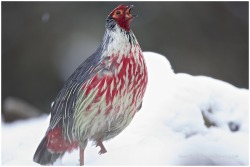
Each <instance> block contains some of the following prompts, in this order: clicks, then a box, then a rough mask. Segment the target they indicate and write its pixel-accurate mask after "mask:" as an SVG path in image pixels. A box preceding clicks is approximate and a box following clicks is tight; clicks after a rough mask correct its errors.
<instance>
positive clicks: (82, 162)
mask: <svg viewBox="0 0 250 167" xmlns="http://www.w3.org/2000/svg"><path fill="white" fill-rule="evenodd" d="M83 165H84V149H83V148H81V147H80V166H83Z"/></svg>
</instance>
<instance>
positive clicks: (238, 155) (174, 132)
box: [1, 52, 249, 165]
mask: <svg viewBox="0 0 250 167" xmlns="http://www.w3.org/2000/svg"><path fill="white" fill-rule="evenodd" d="M144 56H145V59H146V62H147V66H148V72H149V83H148V87H147V91H146V95H145V98H144V101H143V106H142V109H141V110H140V111H139V112H138V113H137V114H136V116H135V118H134V120H133V121H132V123H131V124H130V125H129V127H128V128H127V129H125V130H124V131H123V132H122V133H121V134H120V135H118V136H117V137H116V138H114V139H112V140H110V141H108V142H105V143H104V145H105V147H106V148H107V150H108V152H107V153H106V154H103V155H99V154H98V151H99V148H96V147H95V146H92V145H91V144H89V145H88V146H87V148H86V151H85V158H86V159H85V164H86V165H248V164H249V162H248V161H249V160H248V156H249V155H248V154H249V153H248V148H249V143H248V138H249V137H248V127H249V126H248V118H249V116H248V109H249V108H248V101H249V99H248V98H249V97H248V90H246V89H239V88H236V87H234V86H232V85H230V84H228V83H226V82H223V81H220V80H216V79H213V78H209V77H205V76H191V75H188V74H180V73H178V74H176V73H174V71H173V70H172V67H171V65H170V63H169V62H168V60H167V59H166V58H165V57H163V56H162V55H159V54H156V53H152V52H144ZM204 120H206V125H207V126H206V125H205V121H204ZM48 124H49V119H48V116H42V117H40V118H36V119H30V120H28V121H27V120H26V121H18V122H15V123H12V124H5V123H2V124H1V125H2V136H1V139H2V143H1V146H2V148H1V149H2V153H1V164H2V165H36V163H34V162H33V161H32V157H33V154H34V152H35V150H36V148H37V146H38V144H39V142H40V140H41V139H42V137H43V135H44V133H45V131H46V128H47V126H48ZM211 125H212V126H211ZM208 126H210V127H208ZM78 159H79V156H78V150H76V151H73V152H72V153H70V154H65V156H64V158H63V159H62V165H78V164H79V161H78Z"/></svg>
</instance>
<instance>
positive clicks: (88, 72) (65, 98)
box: [48, 48, 101, 139]
mask: <svg viewBox="0 0 250 167" xmlns="http://www.w3.org/2000/svg"><path fill="white" fill-rule="evenodd" d="M100 58H101V51H100V48H98V49H97V51H96V52H95V53H94V54H92V55H91V56H90V57H89V58H87V59H86V60H85V61H84V62H83V63H82V64H81V65H80V66H79V67H78V68H77V69H76V70H75V71H74V73H73V74H72V75H71V76H70V77H69V78H68V80H67V81H66V83H65V84H64V86H63V88H62V89H61V91H60V92H59V94H58V95H57V97H56V99H55V101H54V103H53V105H52V112H51V118H50V126H49V128H48V131H49V130H50V129H54V128H55V127H56V126H60V127H63V129H64V130H63V134H64V136H65V134H67V136H68V135H70V134H71V133H69V132H68V131H69V130H71V129H72V125H73V120H72V119H73V115H74V108H75V104H76V100H77V96H78V92H79V90H80V89H81V86H82V85H83V84H84V83H85V82H86V81H87V80H89V79H90V78H91V77H93V75H95V74H96V73H97V72H98V70H99V68H101V66H100ZM93 69H95V70H93ZM68 139H72V137H71V136H68Z"/></svg>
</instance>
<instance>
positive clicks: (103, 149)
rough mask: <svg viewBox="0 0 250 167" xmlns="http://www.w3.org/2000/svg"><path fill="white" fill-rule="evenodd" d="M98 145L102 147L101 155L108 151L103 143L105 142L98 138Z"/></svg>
mask: <svg viewBox="0 0 250 167" xmlns="http://www.w3.org/2000/svg"><path fill="white" fill-rule="evenodd" d="M97 146H100V148H101V150H100V151H99V154H100V155H101V154H104V153H106V152H107V150H106V148H105V147H104V145H103V143H102V141H101V140H97V141H96V147H97Z"/></svg>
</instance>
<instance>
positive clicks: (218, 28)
mask: <svg viewBox="0 0 250 167" xmlns="http://www.w3.org/2000/svg"><path fill="white" fill-rule="evenodd" d="M120 3H123V2H2V116H3V120H5V121H13V120H15V119H18V118H28V117H32V116H37V115H40V112H47V113H49V112H50V104H51V102H52V101H53V100H54V98H55V96H56V95H57V93H58V92H59V90H60V89H61V87H62V85H63V83H64V81H65V80H66V79H67V77H68V76H69V75H70V74H71V73H72V72H73V71H74V69H75V68H76V67H77V66H78V65H79V64H80V63H81V62H82V61H83V60H84V59H85V58H86V57H88V56H89V55H90V54H91V53H93V52H94V51H95V49H96V48H97V47H98V45H99V44H100V42H101V40H102V37H103V34H104V31H105V19H106V17H107V15H108V14H109V13H110V12H111V11H112V10H113V9H114V8H115V7H116V6H117V5H118V4H120ZM124 4H134V5H135V9H134V11H133V13H137V14H139V17H137V18H136V19H135V20H134V21H133V22H132V29H133V31H134V33H135V35H136V37H137V39H138V41H139V43H140V45H141V47H142V49H143V50H144V51H153V52H157V53H160V54H163V55H165V56H166V57H167V58H168V60H169V61H170V63H171V65H172V67H173V69H174V71H175V72H184V73H189V74H192V75H206V76H211V77H214V78H217V79H220V80H223V81H226V82H229V83H231V84H233V85H235V86H237V87H240V88H248V62H249V61H248V25H249V24H248V20H249V18H248V2H124ZM232 96H233V95H232ZM33 111H35V112H33ZM20 113H21V114H20ZM31 113H33V115H32V114H31Z"/></svg>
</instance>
